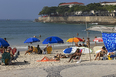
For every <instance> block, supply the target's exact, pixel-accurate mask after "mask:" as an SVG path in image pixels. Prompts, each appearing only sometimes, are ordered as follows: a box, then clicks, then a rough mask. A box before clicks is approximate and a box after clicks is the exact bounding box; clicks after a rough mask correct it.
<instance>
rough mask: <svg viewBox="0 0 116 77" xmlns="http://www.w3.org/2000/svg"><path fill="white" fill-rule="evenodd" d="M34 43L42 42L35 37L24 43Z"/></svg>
mask: <svg viewBox="0 0 116 77" xmlns="http://www.w3.org/2000/svg"><path fill="white" fill-rule="evenodd" d="M33 42H40V40H39V39H37V38H35V37H30V38H28V39H26V40H25V41H24V43H33Z"/></svg>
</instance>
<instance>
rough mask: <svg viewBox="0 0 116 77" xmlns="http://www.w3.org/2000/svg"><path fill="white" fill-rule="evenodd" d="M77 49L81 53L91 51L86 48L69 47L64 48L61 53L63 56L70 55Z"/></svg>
mask: <svg viewBox="0 0 116 77" xmlns="http://www.w3.org/2000/svg"><path fill="white" fill-rule="evenodd" d="M77 48H79V49H80V50H82V53H89V52H90V53H91V52H92V50H91V49H89V48H87V47H70V48H66V49H64V50H63V53H65V54H72V53H75V52H76V50H77Z"/></svg>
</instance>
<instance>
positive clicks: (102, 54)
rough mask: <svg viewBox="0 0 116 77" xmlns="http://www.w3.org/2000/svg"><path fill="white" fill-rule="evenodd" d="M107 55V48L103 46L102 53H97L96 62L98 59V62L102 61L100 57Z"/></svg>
mask: <svg viewBox="0 0 116 77" xmlns="http://www.w3.org/2000/svg"><path fill="white" fill-rule="evenodd" d="M105 54H107V50H106V48H105V46H103V47H102V49H101V51H100V52H99V53H97V55H96V57H95V60H96V59H97V57H99V59H98V60H100V57H103V56H104V55H105Z"/></svg>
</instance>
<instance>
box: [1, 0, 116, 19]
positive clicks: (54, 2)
mask: <svg viewBox="0 0 116 77" xmlns="http://www.w3.org/2000/svg"><path fill="white" fill-rule="evenodd" d="M104 1H109V2H114V1H116V0H0V19H37V18H38V17H39V15H38V13H39V12H40V11H41V10H42V8H43V7H44V6H48V7H51V6H58V4H59V3H62V2H65V3H67V2H81V3H84V4H85V5H87V4H90V3H99V2H104Z"/></svg>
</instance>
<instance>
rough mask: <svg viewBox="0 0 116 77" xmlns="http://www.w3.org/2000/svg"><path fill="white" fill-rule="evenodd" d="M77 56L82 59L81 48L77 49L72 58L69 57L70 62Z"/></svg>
mask: <svg viewBox="0 0 116 77" xmlns="http://www.w3.org/2000/svg"><path fill="white" fill-rule="evenodd" d="M76 57H78V60H79V59H80V57H81V51H80V49H77V50H76V52H75V53H74V54H72V55H71V56H70V59H69V61H68V62H70V61H71V60H72V59H73V58H75V59H76Z"/></svg>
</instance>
